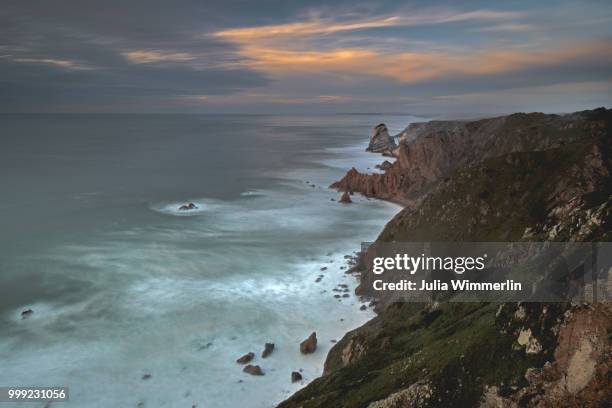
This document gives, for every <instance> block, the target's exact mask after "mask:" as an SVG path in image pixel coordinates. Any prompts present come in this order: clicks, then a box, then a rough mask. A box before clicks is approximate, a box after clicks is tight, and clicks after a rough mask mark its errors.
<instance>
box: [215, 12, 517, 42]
mask: <svg viewBox="0 0 612 408" xmlns="http://www.w3.org/2000/svg"><path fill="white" fill-rule="evenodd" d="M522 15H523V14H522V13H518V12H511V11H494V10H475V11H469V12H457V11H448V10H447V11H426V12H420V13H413V14H411V15H408V16H405V15H391V16H379V17H374V18H369V19H357V20H352V21H344V22H337V21H333V20H331V19H314V20H310V21H301V22H295V23H286V24H276V25H265V26H259V27H246V28H232V29H227V30H221V31H217V32H215V33H214V34H213V35H214V36H215V37H218V38H223V39H227V40H230V41H235V42H241V43H250V42H253V41H254V40H261V39H266V38H275V37H276V38H279V37H280V38H281V39H283V40H284V39H286V38H287V37H301V36H304V35H316V34H334V33H341V32H346V31H357V30H365V29H373V28H385V27H410V26H420V25H433V24H447V23H456V22H463V21H503V20H511V19H515V18H519V17H521V16H522Z"/></svg>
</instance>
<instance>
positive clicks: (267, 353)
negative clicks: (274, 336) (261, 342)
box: [261, 343, 274, 358]
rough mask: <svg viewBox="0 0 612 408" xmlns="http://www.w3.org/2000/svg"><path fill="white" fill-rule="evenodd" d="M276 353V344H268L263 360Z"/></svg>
mask: <svg viewBox="0 0 612 408" xmlns="http://www.w3.org/2000/svg"><path fill="white" fill-rule="evenodd" d="M273 351H274V343H266V345H265V346H264V351H263V353H261V358H266V357H268V356H269V355H270V354H272V352H273Z"/></svg>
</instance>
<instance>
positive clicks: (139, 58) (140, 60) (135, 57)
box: [121, 50, 196, 64]
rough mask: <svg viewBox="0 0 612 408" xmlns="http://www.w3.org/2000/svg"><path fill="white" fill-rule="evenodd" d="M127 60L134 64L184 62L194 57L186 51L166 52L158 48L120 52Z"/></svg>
mask: <svg viewBox="0 0 612 408" xmlns="http://www.w3.org/2000/svg"><path fill="white" fill-rule="evenodd" d="M121 55H123V56H124V57H125V58H126V59H127V60H128V61H130V62H133V63H135V64H150V63H153V62H185V61H192V60H194V59H195V58H196V57H195V56H194V55H193V54H190V53H188V52H168V51H159V50H137V51H125V52H122V53H121Z"/></svg>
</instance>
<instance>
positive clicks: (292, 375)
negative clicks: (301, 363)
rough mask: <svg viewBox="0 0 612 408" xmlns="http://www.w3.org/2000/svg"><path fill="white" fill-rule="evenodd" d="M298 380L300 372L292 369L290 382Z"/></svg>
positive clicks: (300, 377) (300, 379) (300, 378)
mask: <svg viewBox="0 0 612 408" xmlns="http://www.w3.org/2000/svg"><path fill="white" fill-rule="evenodd" d="M298 381H302V374H300V373H299V372H297V371H294V372H292V373H291V382H292V383H294V382H298Z"/></svg>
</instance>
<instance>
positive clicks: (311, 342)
mask: <svg viewBox="0 0 612 408" xmlns="http://www.w3.org/2000/svg"><path fill="white" fill-rule="evenodd" d="M316 349H317V332H312V334H311V335H310V336H308V338H307V339H306V340H304V341H303V342H301V343H300V352H301V353H302V354H310V353H314V351H315V350H316Z"/></svg>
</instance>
